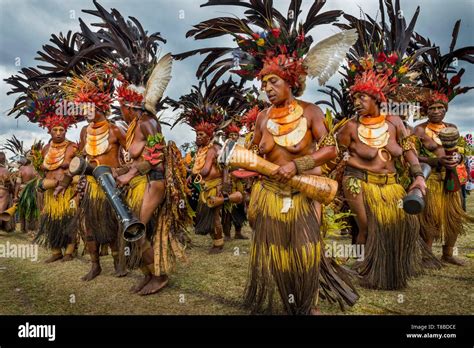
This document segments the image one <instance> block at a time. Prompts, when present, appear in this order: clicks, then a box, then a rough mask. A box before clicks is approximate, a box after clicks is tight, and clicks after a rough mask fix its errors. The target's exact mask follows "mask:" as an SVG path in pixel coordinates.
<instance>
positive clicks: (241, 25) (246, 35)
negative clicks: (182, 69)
mask: <svg viewBox="0 0 474 348" xmlns="http://www.w3.org/2000/svg"><path fill="white" fill-rule="evenodd" d="M301 4H302V1H301V0H292V1H291V2H290V6H289V8H288V13H287V16H284V15H283V14H282V13H280V12H279V11H278V10H276V9H275V8H273V1H272V0H268V1H264V0H249V1H238V2H237V1H232V2H229V3H226V2H223V3H219V2H214V1H209V2H208V3H206V4H204V5H202V6H215V5H231V6H240V7H244V8H246V11H245V18H243V19H239V18H234V17H219V18H214V19H210V20H207V21H204V22H201V23H199V24H197V25H195V26H194V29H192V30H190V31H188V33H187V34H186V37H194V38H195V39H197V40H200V39H207V38H214V37H219V36H223V35H231V36H232V37H233V39H234V41H235V42H236V44H237V47H233V48H232V47H212V48H203V49H198V50H193V51H189V52H185V53H182V54H178V55H176V56H175V58H176V59H184V58H186V57H189V56H191V55H194V54H197V53H199V54H207V57H206V58H205V59H204V60H203V62H202V63H201V64H200V66H199V67H198V70H197V73H196V76H197V77H198V78H206V77H207V76H209V75H211V74H214V77H213V79H219V78H220V77H221V76H222V75H223V74H224V73H225V72H227V71H229V70H230V71H232V72H234V73H236V74H238V75H239V76H241V77H242V78H243V79H246V80H251V79H254V78H256V77H257V78H262V77H263V76H264V75H266V74H277V75H278V76H280V77H281V78H283V79H285V80H286V81H287V82H288V84H289V85H290V86H291V87H292V89H293V93H294V94H295V95H296V96H300V95H301V94H302V93H303V91H304V89H305V78H306V76H307V75H309V76H310V77H313V78H314V77H317V78H318V80H319V83H320V84H324V83H325V82H326V81H327V80H328V79H329V78H330V77H331V76H332V75H333V74H334V73H335V72H336V71H337V70H338V68H339V66H340V63H341V61H342V60H343V59H344V56H345V53H346V52H347V51H348V49H349V47H350V46H351V45H352V44H353V43H354V42H355V40H356V38H357V36H356V34H355V31H354V30H352V31H346V32H342V33H338V34H336V35H333V36H332V37H329V38H327V39H325V40H323V41H321V42H319V43H318V44H316V45H314V47H312V48H311V45H312V43H313V38H312V37H311V36H310V35H308V34H307V33H308V32H309V31H310V30H312V29H313V28H314V27H315V26H317V25H320V24H328V23H333V22H335V21H336V20H337V18H338V17H339V16H340V15H341V14H342V11H327V12H323V13H320V10H321V8H322V7H323V6H324V4H325V1H324V0H316V1H314V3H313V5H312V6H311V8H310V9H309V12H308V14H307V17H306V20H305V21H304V22H299V21H298V18H299V16H300V14H301V12H302V11H301ZM255 27H256V28H258V29H254V28H255ZM225 56H227V58H224V57H225ZM219 58H223V59H221V60H219V61H217V60H218V59H219Z"/></svg>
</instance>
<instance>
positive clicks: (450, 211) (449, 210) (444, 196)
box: [420, 172, 474, 246]
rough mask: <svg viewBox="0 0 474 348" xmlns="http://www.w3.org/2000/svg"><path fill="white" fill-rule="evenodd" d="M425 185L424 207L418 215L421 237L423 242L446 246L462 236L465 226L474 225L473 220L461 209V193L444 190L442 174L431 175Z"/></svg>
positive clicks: (434, 173)
mask: <svg viewBox="0 0 474 348" xmlns="http://www.w3.org/2000/svg"><path fill="white" fill-rule="evenodd" d="M426 185H427V193H426V198H425V202H426V206H425V210H424V211H423V213H422V214H420V223H421V235H422V236H423V239H425V240H428V239H434V240H438V241H442V242H443V243H444V244H445V245H448V244H450V243H449V242H450V241H451V240H454V241H455V240H456V238H457V236H458V235H460V234H464V233H465V231H466V230H465V224H466V223H474V219H473V218H472V217H470V216H468V215H467V214H466V213H465V212H464V210H463V209H462V201H461V193H460V192H459V191H458V192H448V191H446V190H445V189H444V173H439V172H433V173H431V175H430V176H429V178H428V181H427V183H426ZM453 244H454V243H453ZM448 246H453V245H448Z"/></svg>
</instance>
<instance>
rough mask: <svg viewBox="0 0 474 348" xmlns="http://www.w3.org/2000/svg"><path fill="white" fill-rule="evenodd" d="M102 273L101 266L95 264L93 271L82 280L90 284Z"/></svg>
mask: <svg viewBox="0 0 474 348" xmlns="http://www.w3.org/2000/svg"><path fill="white" fill-rule="evenodd" d="M100 272H102V268H100V264H98V263H93V264H92V267H91V270H90V271H89V273H87V274H86V275H85V276H84V277H82V278H81V279H82V280H84V281H86V282H88V281H90V280H92V279H94V278H95V277H97V276H98V275H99V274H100Z"/></svg>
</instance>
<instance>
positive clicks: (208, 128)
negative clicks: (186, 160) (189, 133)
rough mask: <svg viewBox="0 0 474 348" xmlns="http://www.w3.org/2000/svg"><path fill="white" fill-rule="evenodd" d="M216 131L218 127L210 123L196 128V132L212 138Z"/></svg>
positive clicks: (204, 123)
mask: <svg viewBox="0 0 474 348" xmlns="http://www.w3.org/2000/svg"><path fill="white" fill-rule="evenodd" d="M215 129H216V125H214V124H212V123H209V122H204V121H203V122H201V123H199V124H197V125H196V126H195V127H194V130H195V131H196V133H197V132H204V133H206V134H207V135H208V136H209V137H210V138H211V137H212V136H213V134H214V131H215Z"/></svg>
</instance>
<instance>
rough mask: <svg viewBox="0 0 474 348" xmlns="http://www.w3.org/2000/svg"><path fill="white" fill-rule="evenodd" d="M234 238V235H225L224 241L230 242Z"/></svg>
mask: <svg viewBox="0 0 474 348" xmlns="http://www.w3.org/2000/svg"><path fill="white" fill-rule="evenodd" d="M230 240H232V237H231V236H224V241H226V242H228V241H230Z"/></svg>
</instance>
